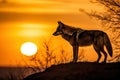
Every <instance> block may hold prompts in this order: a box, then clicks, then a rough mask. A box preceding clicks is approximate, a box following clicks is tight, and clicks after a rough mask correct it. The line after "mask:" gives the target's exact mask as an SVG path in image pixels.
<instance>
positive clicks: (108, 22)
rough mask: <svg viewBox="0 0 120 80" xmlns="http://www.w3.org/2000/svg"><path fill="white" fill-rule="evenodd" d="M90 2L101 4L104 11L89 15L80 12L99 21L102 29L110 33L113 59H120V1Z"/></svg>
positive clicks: (103, 0)
mask: <svg viewBox="0 0 120 80" xmlns="http://www.w3.org/2000/svg"><path fill="white" fill-rule="evenodd" d="M91 2H92V3H99V4H101V5H102V6H104V8H105V11H103V12H98V11H92V12H91V13H89V12H87V11H85V10H83V9H80V11H81V12H84V13H85V14H87V15H89V16H91V17H95V18H96V19H98V20H100V21H101V24H102V25H103V26H104V27H103V28H104V29H105V30H107V31H108V32H110V34H109V35H110V38H111V42H112V44H113V49H114V55H115V58H118V57H120V56H119V55H120V0H91ZM117 61H118V60H117ZM119 61H120V60H119Z"/></svg>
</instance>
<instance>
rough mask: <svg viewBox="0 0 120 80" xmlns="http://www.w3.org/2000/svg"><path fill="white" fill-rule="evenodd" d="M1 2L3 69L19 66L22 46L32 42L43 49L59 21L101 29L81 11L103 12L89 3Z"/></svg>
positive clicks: (75, 0) (0, 59)
mask: <svg viewBox="0 0 120 80" xmlns="http://www.w3.org/2000/svg"><path fill="white" fill-rule="evenodd" d="M0 1H1V3H0V24H1V26H0V37H1V39H0V44H1V46H0V66H8V65H14V66H16V65H17V64H18V63H19V62H22V59H23V55H22V54H21V52H20V45H21V44H22V43H23V42H26V41H32V42H34V43H36V44H37V46H39V47H40V43H42V40H43V39H46V37H48V36H49V37H51V36H52V32H53V31H54V30H55V28H56V27H57V21H59V20H61V21H63V22H64V23H66V24H69V25H72V26H76V27H81V28H85V29H101V28H100V24H99V22H98V21H96V20H94V19H91V18H89V17H88V16H86V15H84V14H83V13H80V12H79V8H82V9H85V10H87V11H91V10H93V9H94V10H102V8H98V7H96V5H93V4H91V3H90V2H89V0H7V2H6V3H2V0H0ZM97 6H98V5H97ZM57 39H61V38H60V37H57ZM63 41H64V40H63ZM56 42H59V41H56ZM61 45H62V44H61ZM61 45H60V46H61ZM66 45H68V44H67V43H66ZM66 45H65V46H66ZM85 50H87V49H85ZM93 52H94V51H93ZM90 60H91V58H90Z"/></svg>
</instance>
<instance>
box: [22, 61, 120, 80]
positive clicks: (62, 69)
mask: <svg viewBox="0 0 120 80" xmlns="http://www.w3.org/2000/svg"><path fill="white" fill-rule="evenodd" d="M119 75H120V63H106V64H105V63H88V62H78V63H66V64H59V65H53V66H51V67H49V68H47V69H46V70H45V71H43V72H38V73H35V74H32V75H29V76H27V77H26V78H25V79H24V80H105V79H106V80H118V79H120V76H119Z"/></svg>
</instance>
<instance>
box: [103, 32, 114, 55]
mask: <svg viewBox="0 0 120 80" xmlns="http://www.w3.org/2000/svg"><path fill="white" fill-rule="evenodd" d="M104 42H105V46H106V49H107V51H108V53H109V55H110V56H111V57H112V55H113V50H112V45H111V42H110V39H109V37H108V35H107V34H106V33H105V34H104Z"/></svg>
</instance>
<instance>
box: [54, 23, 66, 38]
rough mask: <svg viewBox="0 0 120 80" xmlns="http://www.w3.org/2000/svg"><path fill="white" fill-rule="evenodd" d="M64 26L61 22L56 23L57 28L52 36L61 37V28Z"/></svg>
mask: <svg viewBox="0 0 120 80" xmlns="http://www.w3.org/2000/svg"><path fill="white" fill-rule="evenodd" d="M63 26H64V24H63V23H62V22H61V21H58V27H57V29H56V31H55V32H54V33H53V35H54V36H58V35H61V34H62V33H63V31H62V28H63Z"/></svg>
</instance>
